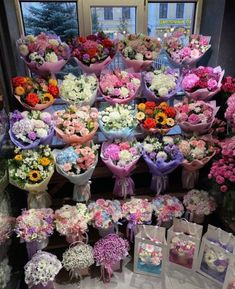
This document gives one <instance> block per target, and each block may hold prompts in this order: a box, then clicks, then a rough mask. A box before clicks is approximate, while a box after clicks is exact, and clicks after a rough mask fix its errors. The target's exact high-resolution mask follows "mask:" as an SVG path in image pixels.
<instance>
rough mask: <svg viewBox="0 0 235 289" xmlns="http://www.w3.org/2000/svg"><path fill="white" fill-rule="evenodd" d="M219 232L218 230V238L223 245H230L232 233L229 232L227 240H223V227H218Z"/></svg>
mask: <svg viewBox="0 0 235 289" xmlns="http://www.w3.org/2000/svg"><path fill="white" fill-rule="evenodd" d="M217 232H218V240H219V242H220V244H221V245H223V246H226V245H228V243H229V242H230V240H231V238H232V233H227V232H226V234H227V240H222V230H221V228H217Z"/></svg>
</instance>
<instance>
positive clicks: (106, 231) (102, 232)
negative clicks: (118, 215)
mask: <svg viewBox="0 0 235 289" xmlns="http://www.w3.org/2000/svg"><path fill="white" fill-rule="evenodd" d="M98 231H99V235H100V237H102V238H103V237H105V236H107V235H109V234H114V233H115V226H114V224H112V225H111V226H109V227H108V228H107V229H104V228H98Z"/></svg>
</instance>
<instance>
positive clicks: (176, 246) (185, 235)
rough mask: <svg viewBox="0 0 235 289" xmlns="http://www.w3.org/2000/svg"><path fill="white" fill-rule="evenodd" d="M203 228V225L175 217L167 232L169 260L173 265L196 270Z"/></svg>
mask: <svg viewBox="0 0 235 289" xmlns="http://www.w3.org/2000/svg"><path fill="white" fill-rule="evenodd" d="M202 229H203V227H202V226H201V225H197V224H195V223H191V222H188V221H187V220H184V219H174V221H173V226H172V227H171V228H170V229H169V230H168V232H167V261H168V263H169V264H170V265H171V266H176V267H180V268H184V269H187V270H189V271H196V269H197V257H198V252H199V247H200V242H201V237H202Z"/></svg>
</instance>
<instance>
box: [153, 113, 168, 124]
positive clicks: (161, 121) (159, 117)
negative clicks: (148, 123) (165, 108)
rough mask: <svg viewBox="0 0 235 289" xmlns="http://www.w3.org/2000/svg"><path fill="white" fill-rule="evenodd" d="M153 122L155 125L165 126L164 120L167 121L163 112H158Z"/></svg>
mask: <svg viewBox="0 0 235 289" xmlns="http://www.w3.org/2000/svg"><path fill="white" fill-rule="evenodd" d="M155 120H156V122H157V123H159V124H161V125H165V124H166V120H167V115H166V114H165V113H164V112H158V113H157V114H156V116H155Z"/></svg>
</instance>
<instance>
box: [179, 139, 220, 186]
mask: <svg viewBox="0 0 235 289" xmlns="http://www.w3.org/2000/svg"><path fill="white" fill-rule="evenodd" d="M177 142H178V147H179V149H180V151H181V152H182V154H183V156H184V160H183V163H182V166H183V171H182V185H183V188H186V189H193V188H194V187H195V184H196V183H197V181H198V177H199V169H201V168H202V167H204V165H205V164H207V163H208V162H209V161H210V160H211V158H212V157H213V156H214V155H215V152H216V151H215V147H214V146H213V144H212V143H211V141H210V140H208V139H206V137H205V138H203V137H202V138H195V137H192V138H190V139H185V140H184V139H179V140H177Z"/></svg>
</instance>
